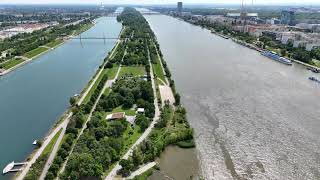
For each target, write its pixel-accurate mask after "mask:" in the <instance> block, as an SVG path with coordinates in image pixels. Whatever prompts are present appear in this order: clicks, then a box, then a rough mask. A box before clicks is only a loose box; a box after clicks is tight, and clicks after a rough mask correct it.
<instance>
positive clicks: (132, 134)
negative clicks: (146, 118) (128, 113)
mask: <svg viewBox="0 0 320 180" xmlns="http://www.w3.org/2000/svg"><path fill="white" fill-rule="evenodd" d="M139 131H140V127H139V126H135V127H134V128H132V127H131V126H128V128H127V130H126V131H125V132H124V134H123V139H124V148H123V149H122V150H121V153H120V154H121V155H124V154H125V153H126V152H127V151H128V149H129V148H130V147H131V146H132V144H134V142H136V141H137V140H138V139H139V137H140V136H141V133H140V132H139Z"/></svg>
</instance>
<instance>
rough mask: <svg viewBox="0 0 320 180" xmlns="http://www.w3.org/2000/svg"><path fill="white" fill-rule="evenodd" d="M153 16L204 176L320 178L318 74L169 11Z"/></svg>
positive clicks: (219, 177)
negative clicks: (315, 79)
mask: <svg viewBox="0 0 320 180" xmlns="http://www.w3.org/2000/svg"><path fill="white" fill-rule="evenodd" d="M146 18H147V20H148V21H149V23H150V25H151V27H152V29H153V30H154V32H155V34H156V36H157V38H158V40H159V43H160V46H161V50H162V52H163V54H164V57H165V60H166V61H167V62H168V65H169V68H170V69H171V71H172V74H173V79H174V80H175V82H176V86H177V89H178V91H179V92H180V93H181V95H182V101H183V104H184V105H185V106H186V108H187V111H188V119H189V121H190V123H191V125H192V127H193V128H194V129H195V133H196V136H197V140H196V143H197V149H198V156H199V159H200V166H201V171H202V174H203V176H204V177H205V179H219V180H220V179H320V138H319V137H320V116H319V115H320V103H319V100H320V84H316V83H314V82H312V81H310V80H308V77H309V76H318V77H319V75H314V74H313V73H312V72H310V71H307V70H306V68H305V67H302V66H300V65H296V64H295V65H293V66H286V65H283V64H280V63H278V62H275V61H272V60H270V59H268V58H265V57H263V56H261V55H260V54H259V53H258V52H256V51H253V50H250V49H248V48H245V47H242V46H240V45H238V44H235V43H234V42H232V41H231V40H225V39H222V38H220V37H218V36H215V35H213V34H211V33H210V32H209V31H207V30H204V29H201V28H199V27H196V26H193V25H190V24H188V23H186V22H183V21H180V20H177V19H174V18H172V17H169V16H164V15H153V16H146ZM319 78H320V77H319ZM182 166H183V165H182Z"/></svg>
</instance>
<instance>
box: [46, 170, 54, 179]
mask: <svg viewBox="0 0 320 180" xmlns="http://www.w3.org/2000/svg"><path fill="white" fill-rule="evenodd" d="M44 179H45V180H53V179H54V175H53V174H52V172H48V173H47V175H46V177H45V178H44Z"/></svg>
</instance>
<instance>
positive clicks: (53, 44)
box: [46, 39, 63, 48]
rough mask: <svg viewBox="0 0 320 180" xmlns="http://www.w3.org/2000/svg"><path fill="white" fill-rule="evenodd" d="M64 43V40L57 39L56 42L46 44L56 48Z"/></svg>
mask: <svg viewBox="0 0 320 180" xmlns="http://www.w3.org/2000/svg"><path fill="white" fill-rule="evenodd" d="M62 42H63V40H61V39H56V40H55V41H52V42H50V43H48V44H46V46H48V47H51V48H53V47H56V46H57V45H59V44H61V43H62Z"/></svg>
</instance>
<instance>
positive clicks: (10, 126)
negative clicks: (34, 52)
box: [0, 17, 121, 179]
mask: <svg viewBox="0 0 320 180" xmlns="http://www.w3.org/2000/svg"><path fill="white" fill-rule="evenodd" d="M120 30H121V24H120V23H118V22H117V21H116V18H115V17H102V18H99V19H97V23H96V25H95V26H94V27H92V28H91V29H90V30H88V31H86V32H84V33H83V34H82V37H102V36H103V35H104V36H105V37H118V35H119V33H120ZM115 43H116V41H115V40H107V41H105V42H104V41H103V40H85V41H84V40H82V43H80V41H79V40H71V41H68V42H66V43H65V44H63V45H62V46H60V47H58V48H57V49H55V50H52V51H50V52H48V53H46V54H44V55H42V56H40V57H39V58H37V59H35V60H34V61H32V62H31V63H29V64H26V65H25V66H23V67H21V68H19V69H17V70H15V71H13V72H11V73H9V74H7V75H5V76H3V77H0V124H1V125H0V144H1V145H0V168H1V172H2V168H4V166H5V165H6V164H7V163H9V162H11V161H16V162H19V161H20V162H21V161H24V159H25V158H26V157H27V156H28V155H29V154H30V152H31V151H32V150H33V149H34V147H33V146H32V142H33V140H35V139H42V138H43V137H44V136H45V135H46V134H47V133H48V131H49V130H50V128H51V127H52V126H53V124H54V123H55V122H56V121H57V120H58V119H59V117H60V116H61V115H62V114H63V112H64V111H65V110H66V109H67V108H68V106H69V98H70V97H72V96H73V95H74V94H77V93H80V92H81V91H82V89H83V88H84V87H85V86H86V84H87V83H88V81H89V80H90V79H91V78H92V76H93V75H94V74H95V72H96V70H97V69H98V67H99V65H101V64H102V61H103V59H104V58H105V56H106V55H107V54H108V52H110V51H111V49H112V48H113V47H114V45H115ZM1 174H2V173H1ZM8 177H9V176H6V177H5V176H2V175H0V179H5V178H6V179H7V178H8Z"/></svg>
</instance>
